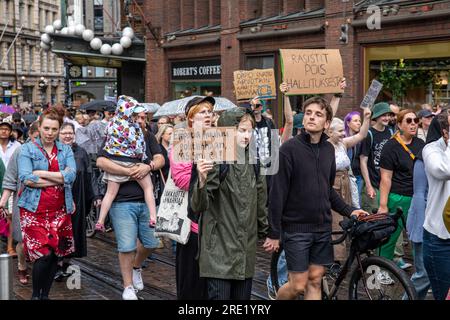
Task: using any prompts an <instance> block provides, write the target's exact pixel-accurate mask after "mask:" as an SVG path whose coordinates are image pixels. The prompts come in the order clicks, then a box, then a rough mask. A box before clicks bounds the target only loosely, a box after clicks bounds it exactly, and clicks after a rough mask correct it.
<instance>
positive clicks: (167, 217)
mask: <svg viewBox="0 0 450 320" xmlns="http://www.w3.org/2000/svg"><path fill="white" fill-rule="evenodd" d="M188 194H189V193H188V192H187V191H184V190H181V189H180V188H178V187H177V186H176V185H175V183H174V182H173V180H172V174H171V173H169V176H168V177H167V181H166V184H165V187H164V192H163V194H162V197H161V202H160V204H159V208H158V213H157V214H156V227H155V236H157V237H161V236H162V237H167V238H169V239H172V240H175V241H176V242H179V243H181V244H186V243H187V242H188V239H189V234H190V232H191V220H190V219H189V218H188V216H187V215H188Z"/></svg>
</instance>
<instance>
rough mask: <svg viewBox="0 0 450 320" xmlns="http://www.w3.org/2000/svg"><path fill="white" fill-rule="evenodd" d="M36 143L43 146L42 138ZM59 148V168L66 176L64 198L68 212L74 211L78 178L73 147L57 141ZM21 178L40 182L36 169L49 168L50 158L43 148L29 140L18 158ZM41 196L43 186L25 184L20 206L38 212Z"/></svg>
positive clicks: (64, 176)
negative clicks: (76, 179)
mask: <svg viewBox="0 0 450 320" xmlns="http://www.w3.org/2000/svg"><path fill="white" fill-rule="evenodd" d="M36 143H37V144H39V145H40V146H41V147H42V143H41V141H40V139H39V138H38V139H36ZM55 143H56V148H57V149H58V165H59V170H60V172H61V173H62V175H63V178H64V199H65V204H66V210H67V213H73V211H74V207H73V197H72V183H73V181H74V180H75V178H76V164H75V158H74V156H73V152H72V148H71V147H70V146H68V145H65V144H62V143H60V142H59V141H56V142H55ZM18 164H19V179H20V181H21V182H22V183H23V184H25V181H27V180H28V181H32V182H38V181H39V177H38V176H36V175H34V174H33V171H35V170H48V160H47V158H46V157H45V155H44V154H43V153H42V151H41V150H39V148H38V147H37V146H36V145H35V144H34V143H33V142H27V143H25V144H24V145H23V146H22V150H21V152H20V155H19V159H18ZM40 198H41V188H31V187H27V186H25V187H24V189H23V192H22V194H21V195H20V198H19V202H18V206H19V207H21V208H24V209H26V210H28V211H31V212H36V210H37V207H38V205H39V200H40Z"/></svg>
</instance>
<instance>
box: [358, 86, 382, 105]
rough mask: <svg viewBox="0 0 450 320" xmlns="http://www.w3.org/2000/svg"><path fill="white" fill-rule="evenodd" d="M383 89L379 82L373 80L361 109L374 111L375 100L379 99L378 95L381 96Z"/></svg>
mask: <svg viewBox="0 0 450 320" xmlns="http://www.w3.org/2000/svg"><path fill="white" fill-rule="evenodd" d="M382 88H383V84H382V83H381V82H378V81H377V80H375V79H374V80H372V84H371V85H370V87H369V90H367V93H366V96H365V97H364V99H363V101H362V102H361V105H360V107H361V108H362V109H364V108H370V109H372V107H373V105H374V104H375V100H376V99H377V97H378V95H379V94H380V91H381V89H382Z"/></svg>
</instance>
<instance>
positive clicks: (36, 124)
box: [28, 121, 39, 134]
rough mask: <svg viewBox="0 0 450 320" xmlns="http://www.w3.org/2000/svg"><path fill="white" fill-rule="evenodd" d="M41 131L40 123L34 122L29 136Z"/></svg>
mask: <svg viewBox="0 0 450 320" xmlns="http://www.w3.org/2000/svg"><path fill="white" fill-rule="evenodd" d="M38 131H39V121H34V122H33V123H32V124H31V125H30V129H29V130H28V134H33V133H35V132H38Z"/></svg>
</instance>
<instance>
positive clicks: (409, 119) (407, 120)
mask: <svg viewBox="0 0 450 320" xmlns="http://www.w3.org/2000/svg"><path fill="white" fill-rule="evenodd" d="M405 121H406V123H407V124H411V123H412V122H413V121H414V123H415V124H418V123H419V118H414V119H413V118H406V119H405Z"/></svg>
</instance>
